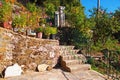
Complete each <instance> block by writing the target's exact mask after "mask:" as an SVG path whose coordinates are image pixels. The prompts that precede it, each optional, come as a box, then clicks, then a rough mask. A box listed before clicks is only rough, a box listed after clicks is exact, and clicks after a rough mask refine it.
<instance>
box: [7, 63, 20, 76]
mask: <svg viewBox="0 0 120 80" xmlns="http://www.w3.org/2000/svg"><path fill="white" fill-rule="evenodd" d="M21 74H22V69H21V67H20V66H19V65H18V64H17V63H16V64H14V65H13V66H9V67H7V68H6V70H5V78H6V77H12V76H20V75H21Z"/></svg>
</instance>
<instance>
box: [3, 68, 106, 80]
mask: <svg viewBox="0 0 120 80" xmlns="http://www.w3.org/2000/svg"><path fill="white" fill-rule="evenodd" d="M5 80H105V79H104V78H103V75H101V74H99V73H97V72H96V71H93V70H89V71H77V72H74V73H69V72H64V71H62V70H60V69H53V70H51V71H45V72H28V73H27V74H24V75H21V76H16V77H11V78H6V79H5Z"/></svg>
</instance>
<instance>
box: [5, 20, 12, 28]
mask: <svg viewBox="0 0 120 80" xmlns="http://www.w3.org/2000/svg"><path fill="white" fill-rule="evenodd" d="M3 27H4V28H6V29H12V26H11V22H10V21H6V22H3Z"/></svg>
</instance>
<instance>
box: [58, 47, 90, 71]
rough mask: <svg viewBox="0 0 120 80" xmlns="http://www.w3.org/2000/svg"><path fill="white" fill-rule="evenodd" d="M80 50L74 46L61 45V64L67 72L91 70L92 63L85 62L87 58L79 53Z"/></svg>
mask: <svg viewBox="0 0 120 80" xmlns="http://www.w3.org/2000/svg"><path fill="white" fill-rule="evenodd" d="M78 51H79V50H76V49H74V46H60V66H61V69H62V70H64V71H67V72H76V71H85V70H90V69H91V66H90V64H85V62H86V58H85V56H84V55H82V54H77V53H78Z"/></svg>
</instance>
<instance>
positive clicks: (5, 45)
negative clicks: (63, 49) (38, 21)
mask: <svg viewBox="0 0 120 80" xmlns="http://www.w3.org/2000/svg"><path fill="white" fill-rule="evenodd" d="M58 56H59V41H57V40H48V39H37V38H31V37H28V36H23V35H20V34H18V33H14V32H13V31H10V30H7V29H3V28H1V27H0V71H2V70H3V69H4V68H5V67H6V66H9V65H12V64H14V63H18V64H19V65H24V69H31V70H35V68H36V66H37V65H39V64H42V63H45V64H49V65H51V66H52V67H53V66H55V64H56V63H57V59H58Z"/></svg>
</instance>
